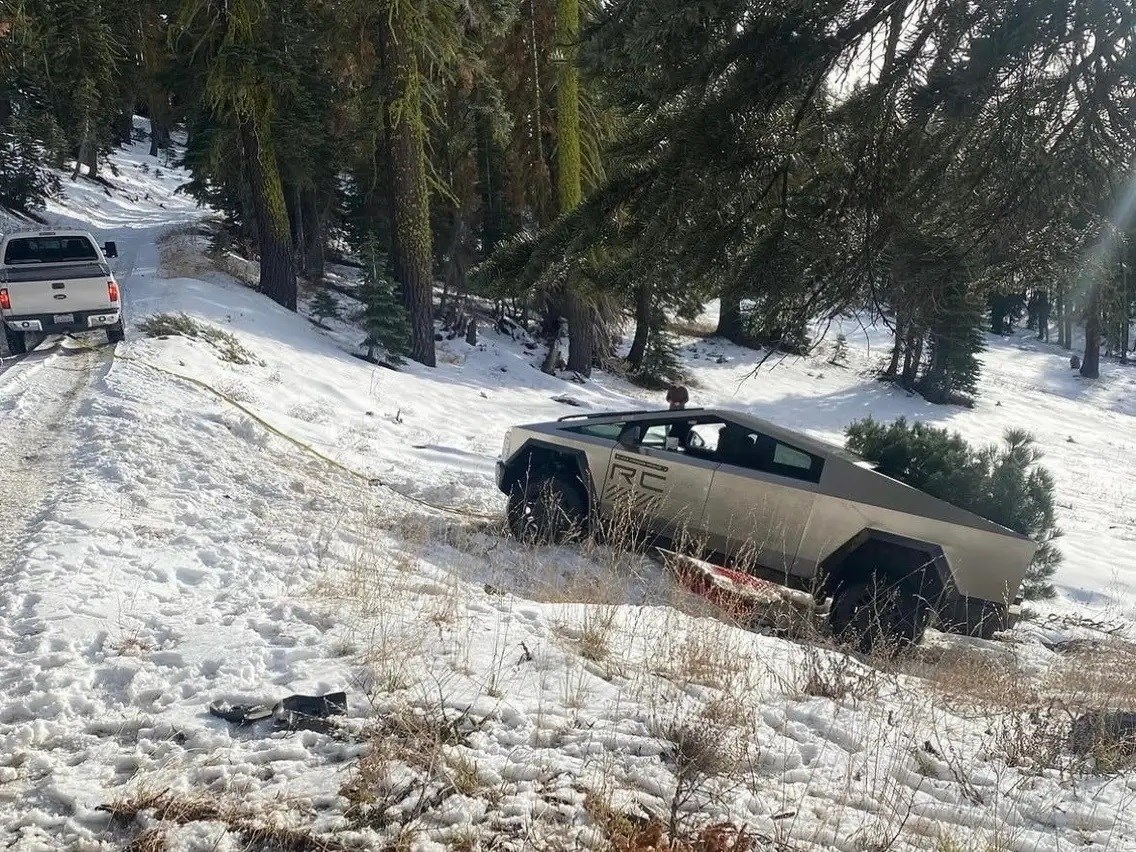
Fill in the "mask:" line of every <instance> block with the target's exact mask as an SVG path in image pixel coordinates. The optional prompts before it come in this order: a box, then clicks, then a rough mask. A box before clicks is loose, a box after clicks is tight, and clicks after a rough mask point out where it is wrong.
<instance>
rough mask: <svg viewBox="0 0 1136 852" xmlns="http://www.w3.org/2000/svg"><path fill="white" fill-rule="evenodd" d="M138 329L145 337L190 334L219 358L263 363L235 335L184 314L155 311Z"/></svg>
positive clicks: (248, 362) (232, 361)
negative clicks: (212, 350) (215, 351)
mask: <svg viewBox="0 0 1136 852" xmlns="http://www.w3.org/2000/svg"><path fill="white" fill-rule="evenodd" d="M138 330H139V331H141V332H142V333H143V334H144V335H146V336H147V337H191V338H194V339H196V340H204V341H205V342H206V343H208V344H209V345H210V346H212V347H213V348H214V349H216V350H217V354H218V356H219V357H220V358H221V360H222V361H228V362H229V363H230V364H239V365H242V366H243V365H248V364H257V365H259V366H262V367H263V366H264V362H263V361H261V360H260V359H259V358H257V357H256V355H254V354H253V353H252V352H250V351H249V350H248V349H246V348H245V347H244V346H243V345H241V342H240V341H239V340H237V338H236V336H235V335H233V334H231V333H229V332H227V331H225V330H224V329H221V328H217V327H216V326H213V325H209V324H208V323H204V322H198V321H197V320H195V319H193V318H192V317H189V316H187V315H186V314H154V315H152V316H148V317H146V318H145V319H143V320H142V321H141V322H139V323H138Z"/></svg>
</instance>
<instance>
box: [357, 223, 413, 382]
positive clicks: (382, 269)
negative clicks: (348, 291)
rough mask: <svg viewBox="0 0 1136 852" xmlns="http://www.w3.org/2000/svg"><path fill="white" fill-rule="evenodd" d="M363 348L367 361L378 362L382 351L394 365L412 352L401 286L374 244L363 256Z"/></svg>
mask: <svg viewBox="0 0 1136 852" xmlns="http://www.w3.org/2000/svg"><path fill="white" fill-rule="evenodd" d="M360 295H361V296H362V299H363V328H364V329H365V330H366V332H367V336H366V338H365V339H364V340H363V345H364V346H366V347H367V358H368V359H370V360H372V361H373V360H375V350H376V349H382V350H383V351H384V352H385V353H386V355H387V358H388V359H389V360H390V361H391V363H393V364H400V363H402V357H403V356H404V355H407V354H409V353H410V351H411V327H410V320H409V318H408V316H407V312H406V307H405V305H404V304H403V303H402V300H401V299H400V298H399V294H398V284H397V283H396V282H395V280H394V279H393V278H392V277H391V275H390V274H389V272H388V271H387V258H386V256H385V255H383V253H382V252H381V251H380V250H379V248H378V244H377V242H375V241H372V242H371V243H370V244H369V245H368V246H367V248H366V250H365V251H364V253H363V287H362V291H361V294H360Z"/></svg>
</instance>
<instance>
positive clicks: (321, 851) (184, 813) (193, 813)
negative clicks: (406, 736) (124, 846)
mask: <svg viewBox="0 0 1136 852" xmlns="http://www.w3.org/2000/svg"><path fill="white" fill-rule="evenodd" d="M98 810H100V811H104V812H106V813H109V814H110V815H111V818H112V819H113V820H116V821H118V822H120V823H125V824H126V825H130V824H131V823H133V822H134V821H135V820H136V819H137V818H138V816H139V815H141V814H150V815H152V816H153V818H154V819H156V820H158V821H159V822H169V823H173V824H174V825H192V824H193V823H196V822H216V823H220V824H222V825H224V826H225V828H226V829H227V830H228V831H230V832H232V833H233V834H235V835H237V836H238V837H239V838H240V839H241V841H242V842H243V843H244V844H245V845H246V847H247V848H250V849H264V850H279V852H346V849H347V847H345V846H343V845H341V844H339V843H336V842H334V841H331V840H326V839H323V838H321V837H318V836H316V835H315V834H313V833H312V832H311V831H310V830H308V829H306V828H289V827H285V826H281V825H271V824H269V823H268V822H266V821H265V820H264V818H263V816H262V815H261V814H257V813H254V812H253V811H252V810H250V809H248V808H246V807H244V806H241V805H238V804H234V803H228V802H224V801H221V800H218V799H216V798H213V797H210V796H207V795H204V794H177V793H170V792H168V791H163V792H160V793H142V794H139V795H135V796H130V797H126V798H123V799H119V800H118V801H116V802H113V803H111V804H106V805H100V806H99V807H98ZM159 830H160V829H159V828H151V829H147V830H146V831H144V832H142V833H141V834H140V835H139V836H138V837H136V838H135V839H134V841H133V842H139V841H142V839H143V838H146V837H147V836H148V835H149V839H147V840H144V841H143V842H145V843H149V844H154V843H158V842H161V843H162V845H160V846H154V845H149V846H140V847H134V846H133V845H132V846H131V847H130V848H139V849H146V850H149V849H162V848H164V833H162V834H161V835H160V836H157V835H155V832H158V831H159Z"/></svg>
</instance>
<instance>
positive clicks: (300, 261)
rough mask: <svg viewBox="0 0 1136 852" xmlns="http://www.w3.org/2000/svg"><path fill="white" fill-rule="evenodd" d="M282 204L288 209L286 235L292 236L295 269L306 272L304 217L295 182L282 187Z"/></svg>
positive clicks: (301, 272)
mask: <svg viewBox="0 0 1136 852" xmlns="http://www.w3.org/2000/svg"><path fill="white" fill-rule="evenodd" d="M284 206H285V207H286V208H287V210H288V236H290V237H291V238H292V254H293V255H294V256H295V258H296V271H297V273H299V274H300V275H304V274H306V272H307V270H305V269H304V252H303V247H304V218H303V212H302V210H301V207H300V187H299V186H297V185H296V184H292V185H291V186H288V185H285V187H284Z"/></svg>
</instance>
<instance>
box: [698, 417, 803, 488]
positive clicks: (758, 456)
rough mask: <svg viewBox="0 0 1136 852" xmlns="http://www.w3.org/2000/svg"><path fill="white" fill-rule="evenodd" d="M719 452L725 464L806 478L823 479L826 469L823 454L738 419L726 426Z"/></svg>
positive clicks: (794, 477) (720, 458)
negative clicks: (799, 446) (781, 439)
mask: <svg viewBox="0 0 1136 852" xmlns="http://www.w3.org/2000/svg"><path fill="white" fill-rule="evenodd" d="M717 455H718V457H719V460H720V461H721V462H722V463H723V464H729V465H734V466H735V467H744V468H748V469H749V470H756V471H760V472H761V473H771V474H774V475H775V476H784V477H787V478H789V479H799V480H801V481H803V482H820V475H821V473H822V472H823V471H824V459H823V458H821V457H820V456H814V455H813V454H812V453H807V452H805V451H804V450H801V449H798V448H797V447H794V446H792V445H790V444H786V443H784V442H783V441H778V440H777V439H776V438H773V437H770V436H769V435H765V434H763V433H761V432H755V431H754V430H752V429H748V428H745V427H743V426H739V425H738V424H736V423H730V424H728V425H727V426H726V428H725V429H723V430H722V433H721V437H720V440H719V443H718V451H717Z"/></svg>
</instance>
